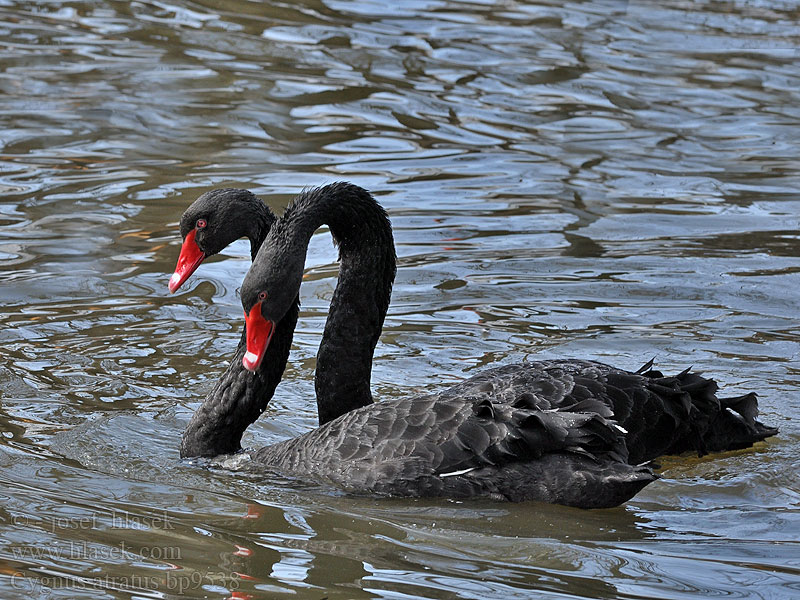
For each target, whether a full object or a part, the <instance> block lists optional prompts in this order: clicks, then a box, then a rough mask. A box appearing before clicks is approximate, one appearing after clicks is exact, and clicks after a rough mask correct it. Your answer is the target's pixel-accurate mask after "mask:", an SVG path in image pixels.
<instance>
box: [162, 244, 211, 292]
mask: <svg viewBox="0 0 800 600" xmlns="http://www.w3.org/2000/svg"><path fill="white" fill-rule="evenodd" d="M196 233H197V230H196V229H192V230H191V231H190V232H189V233H187V234H186V239H184V240H183V246H181V255H180V256H179V257H178V265H177V266H176V267H175V272H174V273H173V274H172V277H170V278H169V291H170V292H173V293H174V292H175V290H177V289H178V288H179V287H181V286H182V285H183V282H184V281H186V280H187V279H189V276H190V275H191V274H192V273H194V271H195V269H197V267H199V266H200V263H201V262H203V259H204V258H205V257H206V255H205V253H204V252H203V251H202V250H200V246H198V245H197V242H195V241H194V236H195V234H196Z"/></svg>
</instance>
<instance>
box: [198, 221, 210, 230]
mask: <svg viewBox="0 0 800 600" xmlns="http://www.w3.org/2000/svg"><path fill="white" fill-rule="evenodd" d="M206 225H208V221H206V220H205V219H197V224H196V227H197V228H198V229H205V228H206Z"/></svg>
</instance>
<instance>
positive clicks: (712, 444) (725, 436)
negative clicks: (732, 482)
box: [705, 392, 778, 452]
mask: <svg viewBox="0 0 800 600" xmlns="http://www.w3.org/2000/svg"><path fill="white" fill-rule="evenodd" d="M719 402H720V405H721V406H722V410H721V411H720V412H719V414H718V415H717V417H716V419H715V420H714V421H713V422H712V424H711V427H710V428H709V431H708V433H707V435H706V440H705V441H706V447H707V449H708V451H709V452H715V451H723V450H739V449H741V448H749V447H750V446H752V445H753V444H755V443H756V442H760V441H761V440H763V439H765V438H768V437H770V436H773V435H776V434H777V433H778V429H777V428H776V427H768V426H766V425H764V424H763V423H761V422H759V421H757V420H756V417H757V416H758V400H757V397H756V394H755V392H750V393H749V394H744V395H742V396H735V397H733V398H720V400H719Z"/></svg>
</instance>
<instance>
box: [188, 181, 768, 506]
mask: <svg viewBox="0 0 800 600" xmlns="http://www.w3.org/2000/svg"><path fill="white" fill-rule="evenodd" d="M322 224H328V225H329V226H330V228H331V231H332V233H333V235H334V237H335V239H336V240H337V242H338V243H339V248H340V254H341V256H342V268H341V270H340V278H339V283H338V285H337V290H336V292H335V294H334V298H333V300H332V304H331V311H330V316H329V319H328V323H327V324H326V328H325V335H326V336H328V339H329V340H331V339H332V340H335V341H336V343H330V344H327V343H326V348H325V350H324V351H323V349H322V348H320V357H324V361H327V367H328V369H330V371H328V372H325V371H323V373H322V376H320V373H319V372H318V376H317V391H318V399H319V398H320V397H323V398H328V401H330V402H331V403H334V404H337V403H343V405H344V406H345V407H346V410H337V409H336V408H335V407H333V408H330V407H326V410H330V411H331V412H333V413H335V412H339V414H340V415H341V416H338V417H337V418H335V419H332V420H329V421H328V422H326V423H325V424H324V425H322V426H321V427H319V428H318V429H315V430H313V431H310V432H308V433H306V434H304V435H302V436H299V437H297V438H294V439H291V440H287V441H285V442H282V443H279V444H276V445H273V446H269V447H266V448H262V449H261V450H258V451H256V452H255V453H254V454H253V458H254V460H256V461H258V462H260V463H262V464H263V465H264V466H265V467H267V468H270V469H272V470H276V471H280V472H283V473H285V474H287V475H291V476H295V477H301V478H308V479H316V480H322V481H326V482H329V483H332V484H334V485H336V486H339V487H341V488H343V489H345V490H348V491H350V492H354V493H370V494H388V495H402V496H444V497H453V498H467V497H488V498H495V499H503V500H512V501H520V500H540V501H545V502H556V503H560V504H567V505H573V506H581V507H605V506H614V505H617V504H619V503H621V502H624V501H625V500H627V499H628V498H630V497H631V496H633V495H634V494H635V493H636V492H638V491H639V490H640V489H641V488H642V487H643V486H645V485H647V484H648V483H650V482H651V481H653V480H654V479H655V475H654V474H653V472H652V471H651V470H650V469H649V468H648V467H647V466H646V463H648V462H649V461H651V460H652V459H654V458H656V457H658V456H660V455H662V454H666V453H679V452H683V451H687V450H693V451H696V452H698V453H699V454H703V453H705V452H708V451H714V450H724V449H731V448H739V447H745V446H749V445H752V444H753V443H754V442H756V441H758V440H761V439H764V438H765V437H767V436H769V435H773V434H775V433H776V430H775V429H772V428H769V427H765V426H764V425H762V424H761V423H759V422H758V421H756V420H755V417H756V414H757V408H756V401H755V396H754V395H752V394H750V395H746V396H742V397H739V398H733V399H728V400H720V399H718V398H717V397H716V388H717V386H716V383H715V382H714V381H713V380H711V379H707V378H704V377H702V376H700V375H698V374H696V373H691V372H689V371H688V370H687V371H684V372H683V373H680V374H678V375H676V376H664V375H662V374H661V373H659V372H657V371H654V370H653V369H652V365H650V364H647V365H645V366H644V367H643V368H642V369H640V371H639V372H636V373H632V372H628V371H623V370H620V369H615V368H613V367H610V366H607V365H604V364H601V363H596V362H590V361H583V360H553V361H535V362H534V361H531V362H527V363H523V364H518V365H507V366H502V367H497V368H494V369H489V370H487V371H484V372H483V373H481V374H479V375H476V376H475V377H472V378H470V379H468V380H466V381H464V382H462V383H460V384H458V385H456V386H453V387H451V388H449V389H447V390H444V391H442V392H439V393H437V394H432V395H428V396H420V397H416V398H412V399H395V400H386V401H383V402H380V403H377V404H371V403H368V402H365V401H364V395H363V392H358V394H360V395H359V396H358V397H359V398H361V400H359V402H360V403H361V406H357V407H353V406H352V405H351V404H349V403H348V401H349V400H350V399H351V398H350V394H352V393H355V392H352V391H351V390H363V387H364V384H366V388H367V392H368V388H369V369H370V366H371V360H372V349H374V345H375V342H376V341H377V337H378V335H379V333H380V327H381V326H382V322H383V315H384V314H385V311H386V306H388V295H389V292H390V290H391V284H392V280H393V276H394V269H395V256H394V248H393V243H392V236H391V229H390V226H389V223H388V220H387V219H386V216H385V213H384V212H383V210H382V209H381V208H380V206H379V205H378V204H377V202H375V201H374V199H373V198H372V197H371V196H370V195H369V194H368V193H367V192H366V191H364V190H362V189H361V188H357V187H356V186H352V185H351V184H333V185H331V186H325V187H323V188H318V189H314V190H309V191H306V192H304V193H303V194H301V195H300V196H299V197H298V198H297V199H296V200H295V201H294V202H293V203H292V205H290V207H289V208H288V209H287V211H286V213H285V214H284V216H283V217H281V218H280V219H278V220H277V222H276V223H275V224H274V225H273V226H272V228H271V229H270V231H269V234H268V235H267V237H266V239H265V240H264V243H263V244H262V245H261V248H260V250H259V251H258V255H257V256H256V258H255V260H254V263H253V265H252V267H251V269H250V271H249V272H248V274H247V277H246V278H245V281H244V283H243V285H242V290H241V296H242V305H243V307H244V309H245V313H246V314H251V311H252V310H253V308H254V306H255V305H256V304H258V305H259V311H260V312H259V314H260V315H262V316H263V318H264V319H265V320H266V321H269V322H273V323H275V324H276V328H275V336H278V335H279V333H281V329H282V328H285V327H286V325H284V322H283V319H285V318H286V315H287V314H288V312H289V311H290V310H291V308H292V306H296V300H295V299H296V297H297V292H298V290H299V288H300V284H301V280H302V273H303V265H304V262H305V256H306V249H307V246H308V242H309V239H310V237H311V235H312V234H313V232H314V231H315V230H316V229H317V228H318V227H319V226H320V225H322ZM345 257H347V261H348V265H347V267H346V266H345ZM384 299H385V302H384ZM292 325H293V323H292ZM284 335H285V334H284ZM275 339H276V338H275V337H273V340H272V342H271V343H270V344H269V346H268V347H267V352H270V351H272V350H273V347H274V344H275ZM364 339H366V340H367V341H368V342H369V344H365V343H364ZM359 344H360V345H361V346H362V348H361V349H360V350H359V349H356V350H354V349H353V348H352V346H358V345H359ZM366 347H368V348H369V352H364V351H363V348H366ZM280 352H281V353H283V352H285V353H286V354H288V347H281V349H280ZM242 353H243V350H242V349H241V348H240V350H239V353H238V354H237V355H236V357H235V358H234V362H233V363H231V366H230V368H229V372H228V373H226V376H229V375H230V376H231V377H233V375H234V373H235V372H236V370H237V369H238V370H239V372H238V373H235V377H234V379H236V380H237V381H239V380H240V379H239V378H244V379H243V381H244V382H245V383H242V384H240V385H239V387H235V388H234V387H230V386H229V387H226V388H225V389H227V390H229V391H228V392H227V393H225V392H224V390H222V391H219V392H218V391H216V389H215V391H212V393H211V394H210V395H209V397H208V398H207V399H206V402H205V403H204V405H203V407H201V409H200V411H198V415H199V414H200V412H201V411H203V416H202V417H198V415H195V418H193V422H194V421H195V420H198V421H209V420H210V421H215V422H212V423H206V424H205V426H203V427H197V428H195V429H194V430H193V431H192V432H191V435H190V437H196V436H199V437H204V436H209V435H215V436H218V435H221V436H224V435H226V429H227V428H228V427H230V426H231V425H230V423H236V424H237V427H238V425H239V423H238V421H237V419H236V418H235V416H234V413H236V412H237V410H238V408H236V405H237V404H238V403H242V404H243V405H244V406H247V405H248V402H247V401H246V398H247V397H248V395H249V396H252V397H267V396H270V395H271V394H272V392H273V391H274V386H273V385H272V379H273V378H274V372H273V371H274V370H275V366H274V365H272V366H270V361H271V360H274V358H273V359H271V358H270V357H269V356H267V357H266V358H265V359H264V360H263V361H262V362H261V363H260V366H259V367H257V368H256V370H255V372H254V373H253V374H252V375H248V374H247V373H245V372H244V368H243V367H241V360H240V359H241V355H242ZM280 360H284V361H285V356H283V355H282V358H280V359H278V361H277V362H278V363H280ZM237 365H238V366H237ZM270 369H271V370H272V371H270ZM281 370H282V365H281ZM265 372H269V373H271V375H270V376H269V377H265V376H263V374H264V373H265ZM364 373H366V380H364ZM248 376H249V377H251V380H249V381H248V380H247V377H248ZM354 378H356V379H357V381H353V379H354ZM224 379H225V376H224V377H223V380H224ZM268 380H269V381H268ZM337 382H338V383H337ZM220 385H221V384H220ZM220 385H218V388H220ZM335 385H341V388H339V389H340V390H345V391H344V392H341V393H339V394H337V393H336V390H332V391H327V390H328V389H329V387H330V386H335ZM223 387H224V386H223ZM237 390H238V391H237ZM321 392H322V393H321ZM242 398H244V399H245V400H244V401H242ZM370 401H371V397H370ZM207 405H208V406H210V407H212V410H204V409H205V407H206V406H207ZM337 405H338V404H337ZM215 406H227V407H228V409H227V410H222V409H220V410H216V409H213V407H215ZM320 408H321V410H322V405H320ZM257 416H258V415H253V414H251V413H248V414H247V415H246V417H245V418H243V419H242V423H244V422H245V421H248V420H250V422H252V420H251V417H252V419H254V418H256V417H257ZM189 434H190V432H189V430H187V434H185V435H184V445H185V446H186V445H187V444H186V440H187V435H189ZM240 437H241V434H239V435H238V438H237V440H236V444H231V446H238V439H239V438H240ZM198 445H199V446H203V443H202V442H198ZM210 446H211V447H214V446H217V447H221V446H222V445H221V444H210Z"/></svg>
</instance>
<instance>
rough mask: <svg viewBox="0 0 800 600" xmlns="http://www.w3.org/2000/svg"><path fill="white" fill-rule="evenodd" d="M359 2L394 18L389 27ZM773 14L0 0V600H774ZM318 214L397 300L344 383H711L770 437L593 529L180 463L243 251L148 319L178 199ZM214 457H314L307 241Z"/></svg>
mask: <svg viewBox="0 0 800 600" xmlns="http://www.w3.org/2000/svg"><path fill="white" fill-rule="evenodd" d="M390 5H391V7H389V6H390ZM799 21H800V11H799V10H798V9H797V7H796V4H795V3H794V2H780V1H769V2H768V1H761V0H752V1H745V0H741V1H738V2H737V1H730V2H697V3H683V2H677V1H671V2H660V3H654V2H644V1H639V2H636V1H630V2H623V1H621V0H620V1H615V0H605V1H598V2H567V3H562V2H555V1H552V2H546V1H545V2H538V3H535V2H518V1H513V0H509V1H507V2H502V3H500V2H498V3H492V2H478V1H475V2H457V1H441V0H425V1H422V0H416V1H405V0H404V1H401V2H396V3H385V2H375V1H373V2H368V1H361V2H345V1H337V0H325V1H319V0H305V1H303V0H300V1H296V2H292V3H283V2H266V3H261V2H246V1H230V2H228V1H220V0H217V1H211V0H207V1H204V2H173V1H169V0H167V1H157V2H144V1H143V2H132V3H127V2H109V1H105V2H103V1H95V2H88V1H87V2H65V3H59V2H12V1H4V2H0V62H1V63H2V67H3V69H2V74H0V144H2V152H0V190H2V201H1V202H0V264H2V269H1V270H0V279H2V282H3V283H2V286H0V302H2V305H3V309H2V311H0V323H1V324H2V326H1V327H0V356H2V361H1V362H0V430H2V437H0V480H2V486H1V487H0V592H2V593H1V594H0V595H2V597H3V598H4V599H14V598H30V597H36V598H70V599H73V598H178V597H186V598H231V597H235V598H278V597H294V598H309V599H321V598H331V599H333V598H392V599H401V598H443V599H450V598H471V599H487V598H697V597H699V596H728V597H741V598H745V597H746V598H764V599H773V598H795V597H798V596H800V544H798V539H800V484H798V475H797V473H798V469H799V468H800V459H798V455H799V454H800V427H799V426H798V423H797V417H798V415H799V414H800V400H798V383H800V369H798V354H799V353H800V345H799V343H800V330H799V329H798V323H797V319H798V305H800V303H799V302H798V298H797V290H798V289H800V275H799V273H800V256H799V255H800V239H799V238H798V231H799V230H800V228H799V227H798V221H799V220H800V218H799V217H798V215H800V194H798V188H800V175H799V172H800V171H799V170H798V156H800V144H798V139H800V127H799V126H798V124H799V123H800V93H798V90H800V52H799V51H798V47H800V28H799V27H798V22H799ZM340 179H347V180H350V181H353V182H354V183H357V184H359V185H362V186H364V187H367V188H369V189H370V190H372V191H373V192H374V193H375V194H376V196H377V197H378V198H379V199H380V200H381V202H382V203H383V204H384V205H385V206H386V207H387V209H388V210H389V213H390V216H391V218H392V221H393V224H394V227H395V238H396V241H397V245H398V254H399V257H400V265H399V272H398V278H397V282H396V285H395V288H394V294H393V302H392V307H391V309H390V313H389V316H388V318H387V321H386V327H385V329H384V334H383V337H382V338H381V342H380V343H379V345H378V348H377V351H376V357H375V367H374V372H373V389H374V392H375V394H376V396H377V397H383V398H386V397H394V396H401V397H402V396H407V395H411V394H413V393H415V392H416V391H419V390H436V389H438V388H439V387H440V386H443V385H446V384H449V383H452V382H455V381H458V380H460V379H462V378H464V377H467V376H470V375H472V374H473V373H474V372H476V371H477V370H478V369H479V368H483V367H485V366H486V365H494V364H500V363H509V362H513V361H518V360H521V359H523V358H524V357H527V356H532V357H549V358H552V357H565V356H575V357H584V358H591V359H597V360H602V361H605V362H610V363H613V364H615V365H619V366H622V367H626V368H636V367H638V366H639V365H640V364H641V363H643V362H645V361H646V360H648V359H650V358H651V357H656V360H657V364H658V365H659V367H660V368H661V369H662V370H664V371H675V370H679V369H683V368H685V367H686V366H689V365H694V366H695V368H697V369H700V370H703V371H706V372H708V373H712V374H713V375H714V376H715V377H717V378H718V380H719V381H720V383H721V384H722V385H723V386H724V388H725V391H726V392H728V391H729V392H730V393H741V392H743V391H745V390H754V391H756V392H757V393H758V394H759V396H760V402H761V409H762V418H763V420H764V421H765V422H768V423H770V424H774V425H777V426H779V427H780V428H781V434H780V436H779V437H777V438H773V439H771V440H769V441H768V442H767V443H765V444H761V445H760V446H759V447H758V448H756V449H754V450H748V451H741V452H736V453H731V454H728V455H725V456H723V457H719V456H718V457H711V458H709V457H706V458H703V459H697V458H692V457H678V458H669V459H667V460H665V461H664V462H663V464H662V467H663V468H662V474H663V479H661V480H660V481H658V482H656V483H655V484H653V485H651V486H649V487H647V488H646V489H645V490H643V491H642V492H641V493H640V494H639V495H637V496H636V497H635V498H634V499H633V500H631V501H630V502H628V503H627V504H626V505H625V506H622V507H620V508H617V509H613V510H603V511H581V510H577V509H569V508H564V507H558V506H543V505H537V504H522V505H505V504H496V503H487V502H465V503H455V502H438V501H437V502H429V501H409V500H371V499H365V498H351V497H347V496H344V495H341V494H338V493H335V492H325V491H319V490H313V489H311V490H309V489H304V488H303V487H301V486H299V485H298V486H296V487H294V486H291V487H289V486H286V484H285V483H284V482H277V481H269V480H268V481H265V480H263V479H260V478H258V477H256V476H253V475H247V474H244V473H232V472H231V471H230V470H228V469H226V468H225V467H224V466H217V467H214V468H211V469H208V468H204V467H202V466H198V465H194V464H190V463H186V462H181V461H180V460H179V458H178V441H179V438H180V434H181V431H182V429H183V427H184V425H185V423H186V421H187V420H188V418H189V416H190V415H191V413H192V411H193V410H194V409H195V408H196V407H197V405H198V403H199V401H200V400H201V399H202V397H203V395H204V394H205V392H206V391H207V390H208V389H209V388H210V386H211V385H212V384H213V382H214V380H215V378H216V377H218V376H219V374H220V373H221V371H222V370H223V369H224V367H225V365H226V361H227V357H228V356H230V355H231V353H232V350H233V348H234V347H235V345H236V343H237V341H238V337H239V330H240V327H241V318H240V317H241V307H240V304H239V301H238V298H237V296H236V288H237V286H238V285H239V283H240V282H241V279H242V277H243V275H244V273H245V272H246V270H247V267H248V264H249V252H248V247H247V245H246V244H245V243H244V242H238V243H237V244H235V245H234V246H232V247H231V248H229V249H228V250H227V251H226V252H224V253H223V256H222V258H221V259H216V260H212V261H209V262H208V264H205V265H203V267H202V268H201V269H200V271H199V272H198V275H196V276H195V277H193V278H192V279H191V280H190V285H189V286H188V287H187V288H186V290H185V291H184V292H182V293H181V294H179V295H178V296H177V297H170V296H169V295H168V293H167V289H166V284H167V280H168V277H169V274H170V273H171V272H172V268H173V267H174V263H175V260H176V257H177V254H178V247H179V246H178V244H179V235H178V232H177V221H178V219H179V216H180V214H181V212H182V211H183V209H184V208H185V207H186V206H188V204H189V203H190V202H191V201H192V200H193V199H194V198H195V197H196V196H198V195H199V194H200V193H202V192H203V191H205V190H207V189H209V188H211V187H214V186H221V185H226V186H230V185H234V186H241V187H246V188H248V189H251V190H253V191H254V192H256V193H258V194H260V195H261V196H262V197H263V198H264V199H265V200H266V201H267V202H268V203H269V204H270V206H271V207H273V209H275V210H281V209H282V207H284V206H285V205H286V204H287V203H288V201H289V199H290V198H291V197H292V196H293V195H294V194H296V193H297V192H298V191H300V190H301V189H302V188H303V187H304V186H309V185H319V184H323V183H326V182H330V181H334V180H340ZM307 268H308V272H309V277H308V280H307V282H306V284H305V286H304V289H303V292H302V297H303V312H302V315H301V321H300V325H299V328H298V332H297V334H296V336H295V346H294V349H293V351H292V356H291V359H290V361H291V362H290V365H289V368H288V369H287V373H286V376H285V379H284V382H283V383H282V384H281V386H280V387H279V388H278V392H277V395H276V397H275V399H274V400H273V402H272V405H271V409H270V410H269V411H268V415H266V416H265V418H263V419H262V420H261V421H260V422H259V423H257V424H256V425H254V426H253V427H252V428H251V430H250V431H249V433H248V436H247V438H246V444H248V445H251V446H259V445H262V444H265V443H269V442H272V441H276V440H280V439H284V438H285V437H288V436H292V435H296V434H298V433H301V432H304V431H307V430H308V429H310V428H312V427H313V426H314V425H315V423H316V412H315V411H316V409H315V405H314V400H313V398H314V396H313V384H312V380H313V368H314V356H315V354H316V348H317V345H318V343H319V337H320V334H321V331H322V327H323V324H324V319H325V315H326V311H327V304H328V301H329V299H330V295H331V293H332V290H333V287H334V285H335V277H336V263H335V251H334V250H333V248H332V246H331V243H330V241H329V236H328V235H327V234H326V233H324V232H320V233H319V234H318V235H317V236H315V237H314V239H313V240H312V248H311V251H310V253H309V261H308V263H307Z"/></svg>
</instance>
